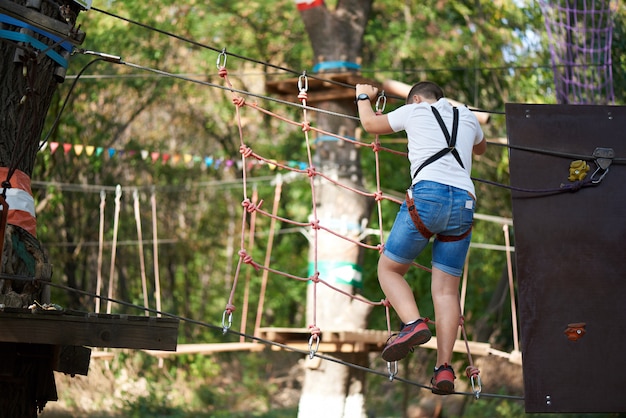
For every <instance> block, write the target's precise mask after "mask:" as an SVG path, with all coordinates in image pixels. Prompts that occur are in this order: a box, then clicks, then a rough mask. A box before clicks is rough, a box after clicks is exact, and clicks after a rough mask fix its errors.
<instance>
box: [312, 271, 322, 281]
mask: <svg viewBox="0 0 626 418" xmlns="http://www.w3.org/2000/svg"><path fill="white" fill-rule="evenodd" d="M310 279H311V281H312V282H313V283H319V282H320V272H319V271H316V272H315V274H313V275H312V276H311V277H310Z"/></svg>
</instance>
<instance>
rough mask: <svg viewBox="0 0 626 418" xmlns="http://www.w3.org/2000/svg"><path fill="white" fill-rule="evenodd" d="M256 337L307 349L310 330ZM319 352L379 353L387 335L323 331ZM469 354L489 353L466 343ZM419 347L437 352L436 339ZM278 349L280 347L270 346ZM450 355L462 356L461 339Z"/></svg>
mask: <svg viewBox="0 0 626 418" xmlns="http://www.w3.org/2000/svg"><path fill="white" fill-rule="evenodd" d="M259 334H260V335H261V337H262V338H264V339H267V340H271V341H276V342H279V343H281V344H285V345H288V346H289V347H293V348H296V349H299V350H308V349H309V346H308V344H309V338H310V334H311V333H310V331H309V330H308V329H306V328H260V329H259ZM320 338H321V340H320V346H319V351H321V352H326V353H337V352H341V353H355V352H362V351H367V352H370V351H381V350H382V348H383V347H384V346H385V343H386V342H387V339H388V338H389V334H388V332H387V331H383V330H348V331H343V330H341V331H338V330H323V331H322V333H321V334H320ZM468 345H469V348H470V352H471V353H472V354H473V355H477V356H487V355H489V354H491V345H490V344H489V343H482V342H475V341H469V342H468ZM420 347H423V348H429V349H433V350H436V349H437V338H436V337H433V338H431V339H430V341H428V342H427V343H426V344H423V345H421V346H420ZM272 348H273V349H275V350H280V349H281V348H280V347H272ZM454 352H456V353H466V352H467V347H466V345H465V341H464V340H456V341H455V343H454Z"/></svg>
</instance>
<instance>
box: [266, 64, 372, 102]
mask: <svg viewBox="0 0 626 418" xmlns="http://www.w3.org/2000/svg"><path fill="white" fill-rule="evenodd" d="M314 77H316V78H314ZM314 77H307V83H308V88H307V91H306V93H307V103H309V104H312V103H317V102H323V101H334V100H354V95H355V94H354V88H353V87H354V86H356V85H357V84H371V85H374V86H376V87H378V88H379V89H380V88H382V85H381V84H380V83H379V82H377V81H375V80H372V79H369V78H365V77H363V76H361V75H360V74H358V73H355V72H351V71H346V72H342V73H320V74H315V76H314ZM299 80H300V77H298V78H290V79H286V80H285V79H282V80H277V81H268V82H266V83H265V88H266V90H267V92H268V93H270V94H279V95H281V96H282V97H283V99H285V100H290V101H292V102H294V103H299V102H300V100H299V99H298V93H299V91H298V81H299ZM337 83H341V84H345V85H341V84H337Z"/></svg>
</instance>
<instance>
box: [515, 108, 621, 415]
mask: <svg viewBox="0 0 626 418" xmlns="http://www.w3.org/2000/svg"><path fill="white" fill-rule="evenodd" d="M506 122H507V131H508V140H509V146H510V176H511V177H510V178H511V187H512V188H513V191H512V199H513V225H514V237H515V256H516V269H517V281H518V298H519V318H520V329H521V341H522V356H523V373H524V392H525V394H524V397H525V409H526V412H566V413H567V412H578V413H587V412H623V411H626V396H624V394H623V391H624V387H626V374H625V373H624V370H626V355H624V353H626V334H625V333H624V330H625V327H624V323H625V322H626V321H625V320H626V280H625V279H626V257H625V256H626V251H625V250H624V243H625V242H626V216H625V215H626V186H625V185H626V165H624V162H625V157H626V107H622V106H592V105H574V106H572V105H529V104H507V105H506ZM594 152H595V156H594ZM579 159H580V160H582V161H586V162H587V161H588V167H589V172H588V174H587V177H585V179H586V180H585V179H582V180H578V179H577V178H575V177H576V176H574V179H572V180H570V179H569V178H568V177H569V176H570V174H571V173H570V165H571V164H572V163H574V162H575V161H577V160H579ZM577 164H578V163H574V164H573V165H572V167H574V168H575V167H576V166H577ZM602 167H606V168H608V171H606V170H605V169H603V168H602ZM596 170H598V171H596ZM573 172H575V170H573ZM594 173H595V176H594V177H593V178H594V179H595V180H598V182H597V183H596V184H593V183H584V182H585V181H588V180H589V179H590V178H591V177H589V176H592V175H594ZM603 174H604V177H601V176H602V175H603ZM600 179H601V180H600ZM581 184H584V185H585V186H586V187H581V188H578V189H577V188H576V187H574V186H575V185H581ZM563 188H569V189H571V190H570V191H567V192H563V191H562V190H563ZM540 191H541V192H540Z"/></svg>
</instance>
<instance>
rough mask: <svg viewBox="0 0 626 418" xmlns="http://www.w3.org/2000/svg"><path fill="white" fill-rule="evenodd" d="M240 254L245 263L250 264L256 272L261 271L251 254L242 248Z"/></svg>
mask: <svg viewBox="0 0 626 418" xmlns="http://www.w3.org/2000/svg"><path fill="white" fill-rule="evenodd" d="M238 254H239V257H240V258H241V259H242V261H243V262H244V263H246V264H250V265H251V266H252V267H254V269H255V270H256V271H259V266H258V265H257V264H256V263H255V262H254V259H253V258H252V256H251V255H250V254H248V253H247V252H246V250H244V249H243V248H242V249H241V250H239V252H238Z"/></svg>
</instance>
